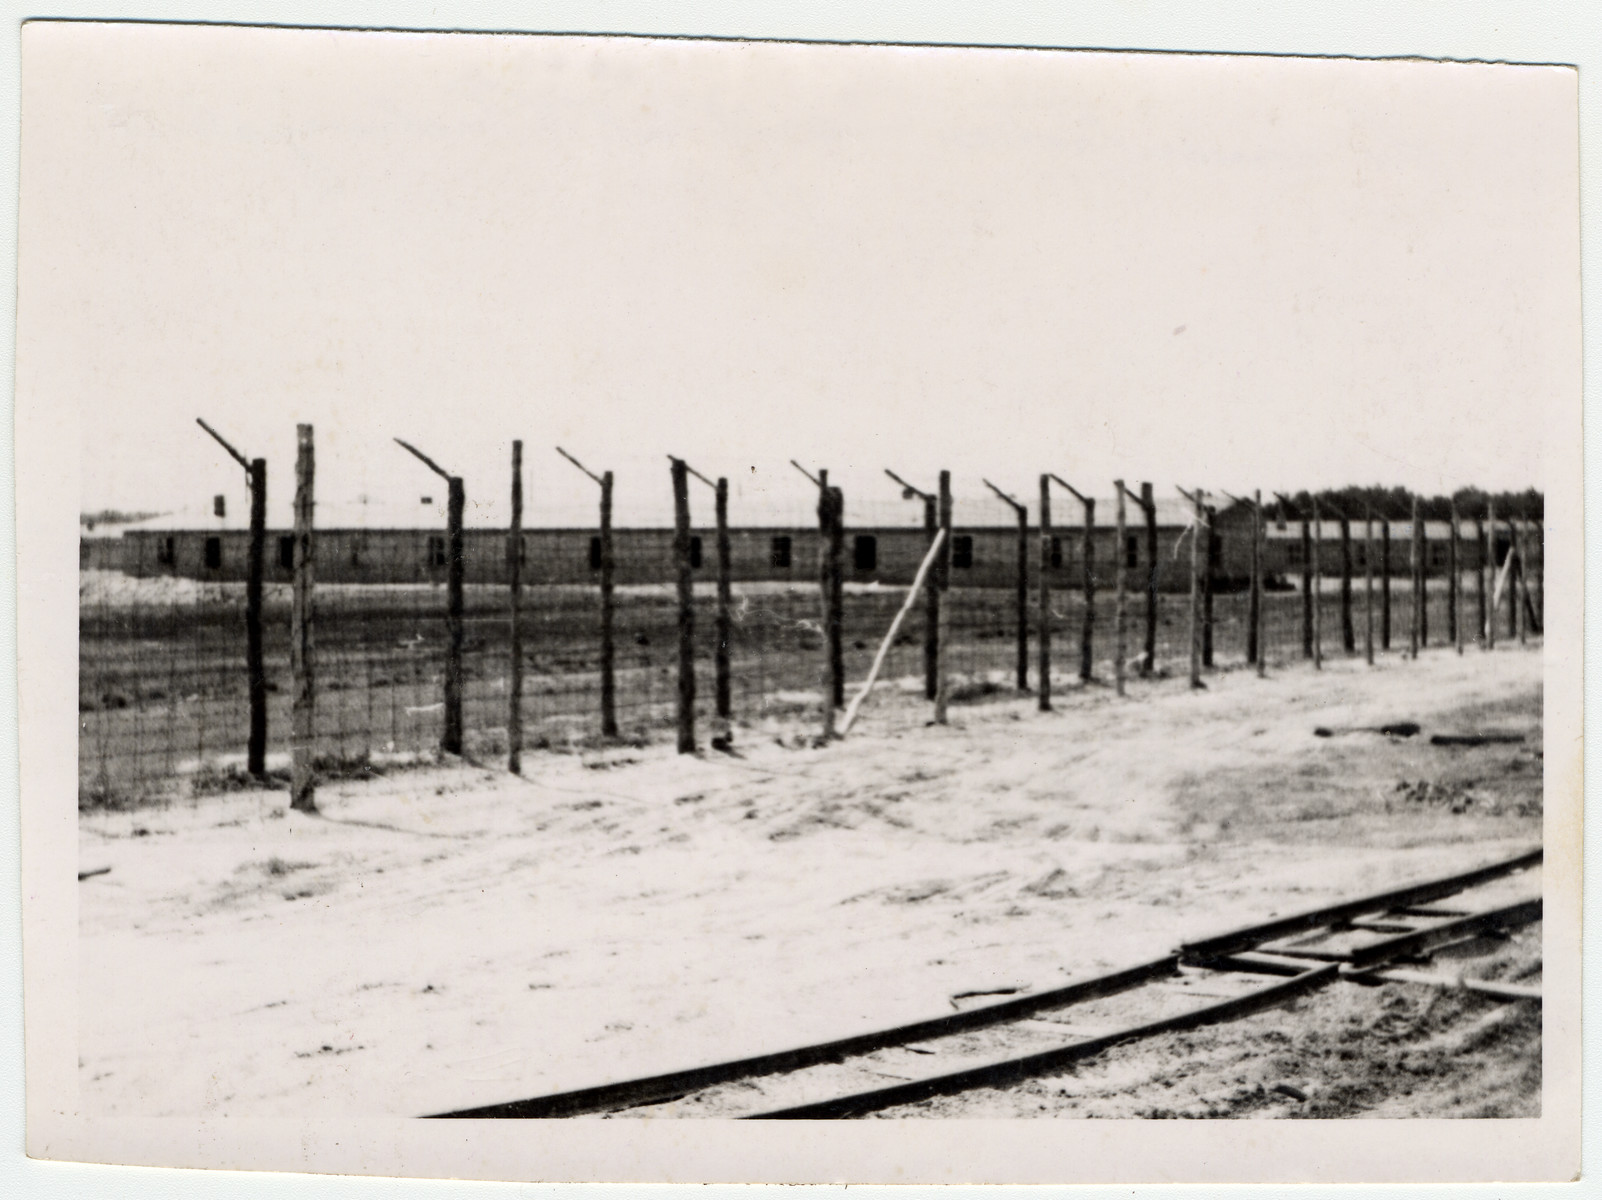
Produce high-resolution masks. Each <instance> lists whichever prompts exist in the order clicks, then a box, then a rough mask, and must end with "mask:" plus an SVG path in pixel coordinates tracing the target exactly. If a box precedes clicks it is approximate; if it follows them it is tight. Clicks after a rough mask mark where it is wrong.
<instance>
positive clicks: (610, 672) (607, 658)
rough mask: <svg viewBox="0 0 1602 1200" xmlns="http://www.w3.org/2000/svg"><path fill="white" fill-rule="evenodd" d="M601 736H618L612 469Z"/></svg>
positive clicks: (604, 521) (604, 541)
mask: <svg viewBox="0 0 1602 1200" xmlns="http://www.w3.org/2000/svg"><path fill="white" fill-rule="evenodd" d="M600 537H601V736H602V737H607V738H615V737H616V736H617V665H616V664H617V639H616V636H615V634H614V631H613V627H612V626H613V597H612V573H613V570H614V569H615V564H616V561H617V560H616V558H615V557H614V556H613V553H612V472H610V471H604V472H602V474H601V534H600Z"/></svg>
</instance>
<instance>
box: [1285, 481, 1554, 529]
mask: <svg viewBox="0 0 1602 1200" xmlns="http://www.w3.org/2000/svg"><path fill="white" fill-rule="evenodd" d="M1414 495H1415V493H1413V492H1410V491H1408V490H1407V489H1406V488H1400V487H1343V488H1334V489H1331V490H1328V491H1321V492H1306V491H1302V492H1297V493H1296V494H1295V495H1293V496H1290V497H1288V499H1289V500H1290V502H1291V506H1292V508H1293V509H1294V511H1295V513H1296V514H1298V515H1299V514H1302V513H1306V512H1308V511H1310V510H1311V509H1312V504H1313V501H1314V500H1315V499H1316V500H1317V501H1318V502H1319V504H1320V505H1321V506H1322V507H1323V508H1324V510H1325V513H1326V514H1327V515H1328V516H1330V517H1336V516H1338V515H1339V514H1341V513H1344V514H1345V515H1346V516H1347V517H1349V518H1351V519H1353V520H1361V519H1362V518H1364V517H1365V516H1367V515H1368V512H1369V509H1370V508H1372V509H1373V512H1374V516H1376V517H1388V518H1390V519H1391V520H1393V521H1405V520H1407V519H1408V518H1410V517H1411V516H1412V515H1413V497H1414ZM1268 499H1269V497H1264V504H1265V507H1266V506H1267V501H1268ZM1493 502H1494V503H1495V505H1496V515H1497V517H1499V518H1503V517H1514V518H1517V519H1519V520H1526V521H1540V520H1544V519H1545V517H1546V497H1545V496H1543V495H1542V494H1541V493H1540V492H1538V491H1536V490H1535V489H1534V488H1525V489H1524V490H1523V491H1522V492H1487V491H1485V490H1483V489H1482V488H1477V487H1465V488H1458V490H1457V491H1455V492H1453V493H1452V494H1451V495H1449V496H1425V495H1422V494H1419V496H1418V512H1419V516H1420V517H1421V518H1422V519H1424V520H1426V521H1447V520H1450V519H1451V516H1452V505H1453V504H1454V503H1456V505H1457V515H1458V517H1459V518H1461V519H1466V520H1473V519H1474V518H1475V517H1484V516H1485V515H1486V513H1487V511H1488V508H1489V506H1490V504H1492V503H1493ZM1286 515H1287V516H1290V515H1292V514H1291V513H1287V514H1286Z"/></svg>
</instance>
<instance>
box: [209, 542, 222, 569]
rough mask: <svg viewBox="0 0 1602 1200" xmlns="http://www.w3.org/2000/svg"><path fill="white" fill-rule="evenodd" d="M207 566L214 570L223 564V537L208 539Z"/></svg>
mask: <svg viewBox="0 0 1602 1200" xmlns="http://www.w3.org/2000/svg"><path fill="white" fill-rule="evenodd" d="M206 566H207V568H208V569H209V570H212V571H215V570H216V569H217V568H218V567H220V566H222V538H218V537H209V538H207V539H206Z"/></svg>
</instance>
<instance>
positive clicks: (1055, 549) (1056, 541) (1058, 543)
mask: <svg viewBox="0 0 1602 1200" xmlns="http://www.w3.org/2000/svg"><path fill="white" fill-rule="evenodd" d="M1051 565H1052V566H1054V567H1060V566H1062V539H1061V538H1060V537H1054V538H1052V539H1051Z"/></svg>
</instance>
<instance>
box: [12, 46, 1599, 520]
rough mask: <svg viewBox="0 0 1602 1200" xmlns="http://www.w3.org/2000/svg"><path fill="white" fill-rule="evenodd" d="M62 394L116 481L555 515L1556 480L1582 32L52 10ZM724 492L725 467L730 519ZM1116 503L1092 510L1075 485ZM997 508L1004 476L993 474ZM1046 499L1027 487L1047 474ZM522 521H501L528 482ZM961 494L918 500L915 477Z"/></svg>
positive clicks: (40, 395) (32, 205) (29, 398)
mask: <svg viewBox="0 0 1602 1200" xmlns="http://www.w3.org/2000/svg"><path fill="white" fill-rule="evenodd" d="M24 64H25V66H24V82H23V89H24V90H23V151H22V189H23V190H22V203H21V243H20V256H19V357H18V396H19V403H32V404H40V405H51V406H63V407H71V408H73V409H74V411H75V412H76V414H77V418H78V419H77V439H78V443H79V447H80V451H79V454H78V463H77V466H78V470H79V494H80V496H81V504H82V507H83V508H84V509H85V510H94V509H100V508H107V507H111V508H123V509H135V510H146V511H151V510H182V509H195V510H196V511H209V508H210V504H211V497H212V496H213V495H214V494H217V493H227V494H229V495H231V496H234V497H237V500H236V501H235V502H237V503H239V504H243V488H242V478H241V472H240V471H239V470H238V469H237V467H236V466H235V465H234V464H233V462H232V460H231V459H229V458H228V457H227V456H226V454H225V453H224V452H223V451H222V450H221V449H220V448H219V447H217V446H216V445H215V444H213V443H212V442H211V441H210V440H209V439H208V438H207V437H206V435H205V434H204V433H203V432H202V431H200V430H199V429H198V428H197V427H196V425H195V423H194V419H195V418H196V417H197V416H203V417H205V418H206V419H207V420H208V421H210V422H211V423H212V424H214V425H215V426H217V427H218V428H219V429H220V430H222V431H223V432H224V433H225V434H226V435H227V436H228V437H229V438H230V439H231V440H233V441H234V442H235V444H236V445H238V446H239V447H240V448H241V449H242V450H244V451H245V452H246V453H247V454H250V455H258V454H259V455H263V456H265V457H267V458H268V459H269V462H270V471H271V472H272V479H273V486H272V491H271V510H272V512H271V515H272V517H273V519H274V520H275V522H276V521H282V520H283V519H284V514H287V511H288V503H289V498H290V494H291V482H290V481H291V479H292V472H293V461H294V453H295V426H296V424H297V423H299V422H309V423H311V424H312V425H313V426H314V428H315V434H316V444H317V488H318V496H319V499H320V500H322V501H325V502H328V503H330V504H349V503H356V502H360V501H361V500H362V499H363V498H364V497H365V498H368V499H369V500H370V501H371V502H373V503H382V504H384V505H386V506H397V505H405V504H412V503H416V502H417V501H418V500H419V499H420V497H421V496H423V495H431V494H433V493H434V492H436V491H439V490H441V489H442V486H443V485H442V484H440V482H439V481H437V480H436V479H435V478H434V477H433V476H431V475H430V474H429V473H428V471H427V470H426V468H424V467H423V466H422V465H421V464H420V463H417V462H416V461H415V460H413V459H411V458H410V457H409V456H408V455H406V454H405V453H404V452H402V451H401V450H400V449H399V448H398V447H397V446H395V444H394V442H393V440H392V439H394V438H396V437H402V438H406V439H407V440H409V441H412V442H415V443H416V444H417V445H419V446H420V447H422V448H423V449H425V450H426V451H427V452H428V453H429V454H431V455H432V456H433V457H434V458H435V459H437V460H438V461H440V462H441V463H442V464H444V465H446V466H447V467H448V468H449V469H450V470H452V471H454V472H457V473H459V474H461V475H463V476H464V477H465V478H466V480H467V490H468V495H469V500H470V503H472V504H474V505H486V504H493V505H495V506H496V510H497V511H501V510H500V508H499V506H500V505H502V504H503V503H504V496H505V494H506V490H507V487H508V465H509V454H510V442H511V439H513V438H521V439H523V441H524V443H525V460H526V463H527V467H528V469H527V474H526V479H527V485H528V504H529V515H528V518H527V519H528V521H529V523H530V524H538V523H542V522H544V523H554V524H569V523H577V522H578V521H580V520H586V521H587V520H589V519H593V512H594V505H595V498H596V497H595V492H596V489H595V487H594V484H593V483H591V482H590V481H589V480H587V479H585V478H584V477H583V476H582V475H581V474H579V472H578V471H577V470H576V469H575V468H573V467H571V466H570V465H568V464H567V463H566V462H564V461H563V460H562V459H560V458H559V457H558V456H557V455H556V453H555V451H554V447H555V446H556V445H562V446H564V447H566V448H567V449H568V450H570V451H571V452H573V453H574V454H575V455H577V456H578V457H579V458H580V459H582V460H583V461H584V462H585V463H586V465H587V466H589V467H590V468H591V469H593V470H596V471H600V470H604V469H611V470H613V471H614V472H615V473H616V475H617V478H618V484H617V486H618V519H619V521H620V523H625V524H627V523H631V522H634V521H644V520H658V521H659V520H665V519H668V518H670V516H671V492H670V488H669V477H668V464H667V459H666V456H667V455H668V454H677V455H680V456H683V457H684V458H686V459H687V460H688V461H689V462H690V463H691V464H692V465H693V466H695V467H697V468H698V469H699V470H701V471H702V472H704V473H706V474H708V475H715V474H726V475H728V476H729V478H730V479H731V483H732V487H733V489H734V495H735V504H734V508H735V514H734V519H735V520H736V521H738V520H739V519H740V515H741V514H752V515H754V514H757V513H759V512H760V513H763V514H772V513H775V512H780V511H783V512H786V513H789V512H796V513H805V512H806V511H808V510H809V509H810V507H811V505H812V504H813V503H814V499H815V498H814V496H813V495H812V494H811V493H810V490H809V487H808V485H807V483H806V481H805V480H804V479H803V478H802V477H801V476H800V474H799V473H797V472H796V470H795V469H794V468H793V467H792V466H791V465H790V460H792V459H795V460H797V461H799V462H800V463H801V464H802V465H803V466H805V467H807V468H808V469H809V470H816V469H817V468H819V467H826V468H828V469H829V470H830V472H831V479H832V480H834V481H836V482H839V483H841V484H842V485H843V486H844V487H845V489H846V493H847V510H848V519H850V517H851V516H852V515H858V514H863V513H872V514H887V513H890V512H895V511H903V510H905V509H911V508H912V506H910V505H903V502H902V501H901V499H900V496H899V491H898V489H897V488H896V487H895V485H893V484H892V483H890V482H889V481H888V480H887V479H885V477H884V476H883V474H882V472H883V469H884V468H886V467H889V468H893V469H895V470H896V471H897V472H899V473H901V474H903V475H905V476H907V477H908V478H909V479H911V480H912V481H913V482H915V483H917V484H918V485H919V486H923V487H931V486H932V485H933V483H934V480H935V477H936V474H937V472H938V471H939V470H940V469H942V468H944V469H949V470H950V471H951V472H952V474H953V483H954V489H955V491H956V493H957V495H958V496H959V498H960V501H961V502H962V503H965V504H966V503H977V501H978V498H979V497H981V496H984V495H986V492H985V489H984V485H983V483H982V482H981V481H982V480H983V479H987V478H988V479H990V480H992V481H994V482H996V483H997V484H998V485H1000V486H1001V487H1003V488H1005V489H1007V490H1009V491H1010V492H1012V493H1013V494H1015V495H1017V496H1019V497H1020V498H1021V499H1024V500H1026V501H1028V502H1029V503H1030V505H1031V507H1033V505H1034V500H1035V493H1036V488H1037V485H1036V482H1035V481H1036V480H1037V479H1038V476H1039V474H1040V473H1041V472H1047V471H1050V472H1054V473H1056V474H1059V475H1062V476H1064V477H1065V478H1067V479H1068V480H1069V481H1070V482H1072V483H1074V484H1075V486H1077V487H1079V488H1080V489H1081V490H1083V491H1086V492H1090V493H1092V494H1094V495H1098V496H1110V495H1111V494H1112V490H1113V488H1112V481H1113V480H1114V479H1115V478H1124V479H1128V480H1131V481H1135V480H1151V481H1153V482H1155V483H1156V484H1157V486H1158V487H1159V489H1160V490H1163V491H1165V492H1171V491H1172V489H1173V487H1174V485H1176V484H1181V485H1184V486H1186V487H1191V486H1197V485H1200V486H1203V487H1206V488H1210V489H1227V490H1230V491H1234V492H1237V493H1238V492H1240V491H1249V490H1250V489H1252V488H1261V489H1263V490H1264V491H1265V493H1266V492H1268V491H1270V490H1282V491H1294V490H1299V489H1302V488H1319V487H1335V486H1341V485H1344V484H1348V483H1364V484H1366V483H1383V484H1395V485H1403V486H1409V487H1413V488H1416V489H1418V490H1421V491H1425V492H1442V491H1449V490H1451V489H1453V488H1456V487H1459V486H1464V485H1468V484H1476V485H1479V486H1483V487H1487V488H1491V489H1518V488H1524V487H1527V486H1536V487H1540V486H1542V481H1543V478H1544V473H1545V471H1546V463H1547V461H1548V458H1549V456H1550V454H1551V453H1552V445H1551V438H1552V436H1553V429H1554V426H1555V425H1557V424H1558V422H1555V421H1554V420H1552V414H1554V413H1557V414H1559V415H1561V414H1563V413H1565V412H1570V413H1573V414H1577V413H1578V406H1579V378H1580V377H1579V353H1580V351H1579V346H1580V341H1579V339H1580V327H1579V243H1578V174H1577V170H1578V162H1577V125H1576V108H1575V104H1576V93H1575V82H1574V76H1573V73H1572V72H1571V71H1569V70H1567V69H1563V68H1541V67H1507V66H1493V65H1465V64H1439V63H1420V62H1402V61H1390V62H1359V61H1351V60H1305V59H1290V58H1277V59H1274V58H1255V59H1248V58H1231V57H1214V56H1194V55H1193V56H1161V55H1137V54H1095V53H1065V52H1054V51H1002V50H984V51H979V50H951V49H936V48H892V47H839V46H835V47H831V46H802V45H795V44H737V43H708V42H693V41H652V40H646V39H599V38H572V37H529V36H498V37H492V36H466V35H415V34H381V33H352V32H343V33H342V32H331V31H291V30H272V29H254V30H250V29H238V28H218V27H212V28H205V27H193V26H192V27H162V26H123V27H113V26H85V25H80V26H73V27H70V28H67V29H63V27H60V26H47V25H31V26H29V27H28V28H27V29H26V30H25V33H24ZM708 496H709V494H706V495H702V494H700V493H697V494H696V498H695V500H694V504H695V505H697V506H700V507H702V508H703V509H709V508H710V505H709V503H708V499H707V497H708ZM1067 502H1068V498H1067V497H1065V496H1064V497H1062V499H1060V500H1058V501H1056V503H1063V504H1066V503H1067ZM992 506H994V505H992ZM1002 511H1003V512H1004V511H1005V510H1002ZM481 515H482V514H481ZM907 515H908V516H916V513H915V511H914V512H910V513H908V514H907Z"/></svg>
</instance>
